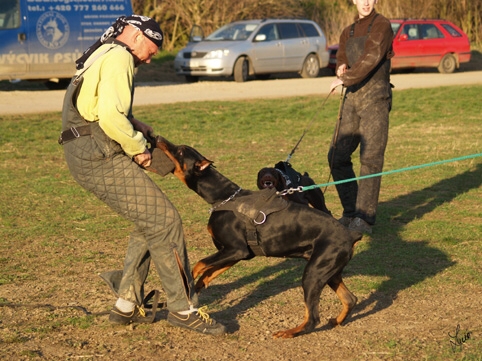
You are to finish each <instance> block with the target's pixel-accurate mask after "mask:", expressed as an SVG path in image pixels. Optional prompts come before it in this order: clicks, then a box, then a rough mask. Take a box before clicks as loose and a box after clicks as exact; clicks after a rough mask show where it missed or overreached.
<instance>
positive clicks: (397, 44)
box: [392, 24, 425, 68]
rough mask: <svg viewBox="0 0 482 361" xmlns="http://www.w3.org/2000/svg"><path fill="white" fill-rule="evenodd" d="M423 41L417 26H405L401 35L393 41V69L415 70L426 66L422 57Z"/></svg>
mask: <svg viewBox="0 0 482 361" xmlns="http://www.w3.org/2000/svg"><path fill="white" fill-rule="evenodd" d="M421 46H422V40H421V38H420V30H419V27H418V25H417V24H405V25H403V27H402V30H401V31H400V32H399V35H398V36H397V37H396V38H395V39H394V41H393V51H394V52H395V56H394V57H393V59H392V67H393V68H414V67H420V66H425V65H424V64H423V62H424V59H423V57H421V56H420V47H421Z"/></svg>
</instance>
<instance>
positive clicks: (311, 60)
mask: <svg viewBox="0 0 482 361" xmlns="http://www.w3.org/2000/svg"><path fill="white" fill-rule="evenodd" d="M319 73H320V62H319V61H318V58H317V57H316V55H314V54H310V55H308V56H307V57H306V59H305V62H304V63H303V68H302V69H301V73H300V74H301V76H302V77H303V78H316V77H317V76H318V74H319Z"/></svg>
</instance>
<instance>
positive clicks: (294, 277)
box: [202, 164, 482, 331]
mask: <svg viewBox="0 0 482 361" xmlns="http://www.w3.org/2000/svg"><path fill="white" fill-rule="evenodd" d="M481 184H482V164H479V165H477V167H476V168H475V169H474V170H468V171H466V172H464V173H461V174H458V175H456V176H454V177H452V178H449V179H444V180H442V181H440V182H438V183H436V184H434V185H432V186H430V187H427V188H424V189H422V190H420V191H416V192H412V193H410V194H407V195H403V196H400V197H397V198H394V199H392V200H390V201H388V202H384V203H381V204H380V205H379V214H380V216H379V223H378V225H377V226H378V227H377V228H378V229H383V230H386V231H384V233H383V234H381V233H375V234H374V235H373V236H372V241H371V242H370V246H369V248H368V249H367V250H365V251H363V252H360V253H358V254H356V255H355V257H354V258H353V259H352V260H351V262H350V263H349V265H348V266H347V268H346V270H345V272H344V276H345V277H346V276H350V275H363V276H369V277H370V276H376V277H384V278H386V280H385V281H383V282H382V283H381V284H380V285H379V286H377V287H376V290H375V291H374V292H373V293H371V294H370V296H369V297H368V298H367V299H365V300H363V301H361V302H360V303H359V304H357V306H356V307H355V309H354V311H353V313H352V315H351V316H349V317H348V318H347V320H346V321H345V323H348V322H351V321H355V320H358V319H361V318H364V317H367V316H369V315H372V314H374V313H376V312H379V311H381V310H383V309H386V308H388V307H390V306H391V305H392V303H393V300H394V299H396V297H397V295H398V293H399V292H400V291H402V290H404V289H407V288H409V287H411V286H413V285H416V284H418V283H420V282H423V281H424V280H425V279H427V278H430V277H433V276H435V275H437V274H438V273H440V272H442V271H443V270H445V269H447V268H448V267H451V266H452V265H454V262H453V261H451V260H450V258H449V257H448V256H447V255H446V254H445V253H444V252H442V251H440V250H439V249H437V248H434V247H431V246H429V245H428V242H426V241H423V240H421V241H415V242H414V241H410V242H406V241H405V240H404V239H403V236H402V235H401V233H402V232H403V229H404V227H405V226H406V225H407V224H408V223H410V222H412V221H413V220H415V219H418V218H421V217H423V215H425V214H428V213H430V212H432V211H433V210H434V209H436V208H437V207H439V206H440V205H442V204H443V203H445V202H450V201H451V200H453V199H454V198H456V197H457V196H459V195H461V194H464V193H466V192H468V191H470V190H471V189H475V188H478V187H480V186H481ZM305 265H306V262H305V261H304V260H301V259H287V260H285V261H283V262H281V263H280V264H278V265H276V266H274V267H266V268H264V269H263V270H261V271H259V272H256V273H254V274H251V275H249V276H245V277H242V278H240V279H238V280H236V281H235V282H232V283H230V284H228V285H213V286H211V287H209V289H207V290H205V291H204V297H205V299H206V300H207V301H210V302H220V300H221V299H222V298H223V297H224V295H225V294H226V293H228V292H229V291H230V290H233V289H242V288H244V287H249V285H250V284H253V283H256V282H258V283H259V280H260V279H268V278H271V279H269V280H267V281H266V282H263V283H260V284H259V285H258V286H256V287H255V288H254V289H252V290H251V291H250V292H248V293H247V294H246V295H242V296H240V297H238V299H235V300H231V301H230V302H231V303H233V304H234V303H236V304H234V305H233V306H232V307H230V308H227V309H226V310H225V311H222V312H220V315H221V316H224V315H229V316H228V317H226V318H227V319H228V318H229V319H232V315H233V314H240V313H243V312H244V311H246V310H248V309H250V308H251V307H253V306H255V305H257V304H258V303H260V302H261V301H263V300H265V299H267V298H269V297H272V296H273V295H276V294H279V293H282V292H284V291H286V290H288V289H290V288H293V287H299V286H300V285H301V276H302V273H303V269H304V267H305ZM235 267H242V263H240V264H238V265H236V266H235ZM277 273H280V274H279V275H277V276H276V277H273V275H275V274H277ZM327 289H328V288H327ZM329 291H330V292H331V290H329ZM206 293H207V294H209V296H208V295H206ZM202 295H203V294H202ZM293 302H302V300H293ZM340 307H341V305H340ZM223 318H224V317H223ZM326 329H327V326H326V325H323V326H322V327H321V328H318V329H317V330H316V331H322V330H326Z"/></svg>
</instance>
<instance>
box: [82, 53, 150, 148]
mask: <svg viewBox="0 0 482 361" xmlns="http://www.w3.org/2000/svg"><path fill="white" fill-rule="evenodd" d="M109 48H112V49H111V50H109V51H107V52H106V50H107V49H109ZM102 53H104V54H103V55H101V56H100V57H98V58H97V56H98V54H102ZM89 59H95V61H94V63H93V64H92V65H91V66H90V67H89V68H88V69H87V70H86V71H85V73H84V75H83V77H84V81H83V84H82V87H81V89H80V92H79V96H78V98H77V110H78V111H79V113H80V115H82V117H83V118H84V119H85V120H87V121H91V122H95V121H98V122H99V126H100V127H101V128H102V130H103V131H104V132H105V133H106V134H107V136H108V137H110V138H111V139H113V140H115V141H116V142H117V143H119V144H120V145H121V147H122V149H123V150H124V152H125V153H126V154H127V155H129V156H131V157H132V156H134V155H136V154H140V153H143V152H144V151H145V149H146V144H147V141H146V139H145V138H144V136H143V134H142V133H141V132H138V131H136V130H135V129H134V128H133V126H132V124H131V122H130V121H129V116H130V115H131V106H132V96H133V91H132V90H133V86H134V59H133V57H132V55H131V54H130V53H129V51H127V50H126V49H125V48H124V47H123V46H121V45H118V44H104V45H102V46H101V47H99V49H97V50H96V51H95V52H94V53H93V54H92V55H91V56H90V57H89ZM86 66H88V65H86Z"/></svg>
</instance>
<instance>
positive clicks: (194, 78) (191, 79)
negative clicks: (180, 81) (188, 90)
mask: <svg viewBox="0 0 482 361" xmlns="http://www.w3.org/2000/svg"><path fill="white" fill-rule="evenodd" d="M198 81H199V77H198V76H192V75H186V83H197V82H198Z"/></svg>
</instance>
